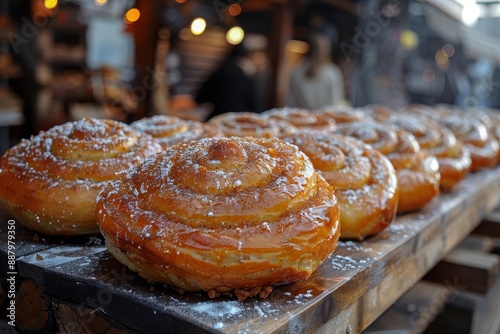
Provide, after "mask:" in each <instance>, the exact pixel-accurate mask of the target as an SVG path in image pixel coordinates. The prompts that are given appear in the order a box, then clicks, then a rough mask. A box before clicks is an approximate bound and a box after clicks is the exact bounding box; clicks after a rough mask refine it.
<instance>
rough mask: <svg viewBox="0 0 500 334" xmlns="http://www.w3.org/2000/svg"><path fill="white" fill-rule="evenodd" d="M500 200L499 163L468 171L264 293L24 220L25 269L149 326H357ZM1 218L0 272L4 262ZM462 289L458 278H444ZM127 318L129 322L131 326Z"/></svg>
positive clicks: (100, 309)
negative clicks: (192, 281)
mask: <svg viewBox="0 0 500 334" xmlns="http://www.w3.org/2000/svg"><path fill="white" fill-rule="evenodd" d="M499 202H500V170H499V169H495V170H485V171H482V172H479V173H475V174H472V175H469V176H468V178H467V179H466V180H465V181H463V182H462V183H461V184H460V185H459V186H458V187H457V188H456V189H455V190H454V191H453V192H452V193H445V194H442V195H440V196H439V197H438V198H436V199H435V200H434V201H432V202H431V203H430V204H429V205H427V206H426V207H425V208H424V209H423V210H421V211H419V212H417V213H414V214H409V215H405V216H401V217H398V218H397V220H396V221H395V222H394V223H393V224H392V225H391V226H390V227H389V228H388V229H387V230H386V231H385V232H383V233H381V234H380V235H378V236H376V237H374V238H371V239H369V240H366V241H363V242H353V241H347V242H346V241H344V242H340V243H339V246H338V248H337V250H336V251H335V252H334V253H333V254H332V255H331V256H330V257H329V258H328V259H327V260H326V261H325V263H323V265H322V266H321V267H320V268H319V269H318V270H317V271H316V272H315V273H314V274H313V275H312V277H310V278H309V279H308V280H306V281H303V282H299V283H295V284H289V285H284V286H280V287H277V288H276V289H275V290H274V291H273V293H272V294H271V295H270V297H269V298H268V299H266V300H257V299H253V300H247V301H245V302H239V301H236V300H234V299H226V298H224V299H217V300H210V299H209V298H208V297H207V296H206V295H204V294H194V293H186V294H184V295H180V294H178V293H176V292H175V291H173V290H171V289H170V288H168V287H165V286H163V285H161V284H149V283H148V282H146V281H145V280H143V279H141V278H140V277H138V276H137V275H136V274H134V273H132V272H130V271H128V270H127V269H125V268H124V267H123V266H122V265H121V264H120V263H118V262H117V261H116V260H115V259H114V258H113V257H112V256H111V255H110V254H109V253H108V252H107V251H106V250H105V247H104V245H103V243H102V239H101V238H100V237H99V236H92V237H87V238H76V239H73V238H54V237H50V238H49V237H42V236H36V237H35V234H34V233H32V232H30V231H28V230H27V229H24V228H22V227H21V225H20V224H16V228H17V231H16V232H17V234H16V236H17V237H18V239H17V243H18V249H17V253H18V254H17V256H18V259H17V266H18V267H17V269H18V276H20V277H29V278H31V279H33V280H34V281H35V282H36V283H37V284H38V285H39V286H40V287H41V289H42V290H43V291H44V293H45V294H47V295H48V296H50V297H51V300H52V303H55V302H57V301H58V300H59V301H63V302H64V303H71V304H73V305H76V306H79V305H80V306H82V307H85V308H89V307H90V308H93V309H94V310H95V313H96V314H102V315H105V317H106V319H107V320H110V321H114V322H116V323H119V324H120V325H121V328H124V327H125V328H130V329H132V330H135V331H138V332H147V333H168V332H171V333H183V332H185V333H187V332H189V333H206V332H209V333H285V332H290V333H299V332H300V333H311V332H315V331H317V332H318V333H356V332H360V331H362V330H363V329H365V328H366V327H367V326H368V325H369V324H370V323H372V322H373V321H374V320H375V319H376V318H377V317H378V316H379V315H380V314H382V313H383V312H384V311H385V310H386V309H388V308H389V307H390V306H391V305H392V304H393V303H394V302H395V301H396V300H397V299H398V298H399V297H401V295H403V294H404V293H405V292H406V291H407V290H408V289H409V288H410V287H412V286H413V285H414V284H415V283H416V282H417V281H418V280H420V278H421V277H422V276H423V275H424V274H425V273H426V272H427V271H428V270H429V269H431V268H432V267H433V266H434V265H435V264H436V263H437V262H438V261H439V260H440V259H441V258H443V257H444V256H445V255H446V254H447V253H448V252H449V251H450V250H451V249H453V248H454V247H455V246H456V245H457V244H458V243H459V242H460V241H461V240H462V239H464V238H465V237H466V236H467V235H468V234H469V233H470V231H471V230H473V229H474V228H475V227H476V226H477V224H478V223H479V221H480V220H481V219H482V217H484V216H485V215H487V214H488V213H490V212H491V211H492V210H493V209H494V208H495V207H496V206H497V205H498V204H499ZM6 222H7V218H6V217H4V218H3V219H2V226H1V227H0V230H1V232H0V239H1V240H2V242H1V243H0V248H1V251H0V265H1V268H2V269H1V270H2V271H0V274H2V273H3V270H4V268H6V246H5V244H6V242H5V240H6ZM442 283H443V284H444V285H445V286H447V287H448V288H449V289H451V290H452V291H454V289H455V288H456V287H457V285H460V284H461V283H460V282H457V281H452V282H449V281H447V282H442ZM123 326H124V327H123Z"/></svg>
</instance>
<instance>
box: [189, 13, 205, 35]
mask: <svg viewBox="0 0 500 334" xmlns="http://www.w3.org/2000/svg"><path fill="white" fill-rule="evenodd" d="M206 27H207V22H206V21H205V20H204V19H203V18H201V17H198V18H196V19H194V20H193V22H192V23H191V32H192V33H193V35H201V34H203V32H204V31H205V28H206Z"/></svg>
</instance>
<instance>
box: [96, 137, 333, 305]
mask: <svg viewBox="0 0 500 334" xmlns="http://www.w3.org/2000/svg"><path fill="white" fill-rule="evenodd" d="M96 218H97V220H98V223H99V225H100V227H101V232H102V234H103V235H104V237H105V238H106V245H107V247H108V250H109V251H110V252H111V253H112V254H113V255H114V256H115V257H116V258H117V259H118V261H120V262H122V263H123V264H125V265H127V266H128V267H129V268H130V269H131V270H133V271H136V272H138V273H139V274H140V275H141V276H143V277H144V278H147V279H149V280H153V281H159V282H164V283H168V284H171V285H173V286H175V287H178V288H180V289H183V290H188V291H198V290H203V291H207V292H208V293H209V296H210V297H216V296H218V295H219V294H221V293H234V294H236V296H237V297H238V298H239V299H245V298H247V297H251V296H256V295H259V296H260V297H262V298H264V297H266V296H267V295H268V294H269V293H270V291H271V288H272V286H274V285H277V284H284V283H290V282H295V281H298V280H302V279H306V278H307V277H309V275H310V274H311V273H312V272H313V271H314V270H315V269H316V268H317V267H318V266H319V265H320V264H321V263H322V262H323V261H324V260H325V259H326V258H327V257H328V256H329V254H330V253H331V252H332V251H333V250H334V249H335V247H336V244H337V240H338V237H339V231H340V227H339V208H338V202H337V199H336V197H335V195H334V191H333V188H332V187H331V186H330V185H329V184H328V183H327V182H326V181H325V180H324V179H323V178H322V177H321V176H320V175H319V174H317V173H316V172H315V170H314V167H313V165H312V163H311V161H310V160H309V158H307V156H306V155H304V154H303V153H302V152H300V151H299V150H298V148H297V147H296V146H293V145H290V144H288V143H285V142H283V141H280V140H279V139H276V138H271V139H263V138H250V137H248V138H238V137H231V138H207V139H200V140H198V141H191V142H188V143H181V144H178V145H175V146H172V147H169V148H167V149H166V150H165V151H164V152H162V153H161V154H157V155H155V156H153V157H151V158H150V159H147V160H146V162H145V163H144V164H143V165H141V166H139V167H137V168H133V169H131V170H130V171H129V172H128V173H127V174H126V175H125V176H124V178H122V179H120V180H118V181H115V182H113V183H112V184H110V185H109V186H108V187H107V188H106V189H105V190H104V191H103V192H102V193H101V194H100V196H99V199H98V202H97V206H96Z"/></svg>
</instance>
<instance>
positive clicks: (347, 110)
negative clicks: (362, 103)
mask: <svg viewBox="0 0 500 334" xmlns="http://www.w3.org/2000/svg"><path fill="white" fill-rule="evenodd" d="M316 112H317V113H318V114H321V115H322V116H323V117H325V118H331V119H333V120H334V121H335V124H342V123H350V122H356V121H362V120H364V119H365V118H366V117H367V116H366V115H365V114H364V113H362V112H361V111H359V110H357V109H354V108H351V107H328V108H324V109H322V110H318V111H316Z"/></svg>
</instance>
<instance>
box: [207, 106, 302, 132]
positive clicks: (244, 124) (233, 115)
mask: <svg viewBox="0 0 500 334" xmlns="http://www.w3.org/2000/svg"><path fill="white" fill-rule="evenodd" d="M208 124H210V125H212V126H215V127H216V128H217V129H218V130H220V131H222V133H223V134H224V135H225V136H226V137H255V138H273V137H279V136H282V135H286V134H288V133H293V132H295V127H294V126H292V125H290V124H289V123H286V122H282V121H277V120H273V119H269V118H267V117H263V116H262V115H261V114H257V113H253V112H230V113H225V114H221V115H217V116H215V117H212V118H211V119H210V120H209V121H208Z"/></svg>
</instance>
